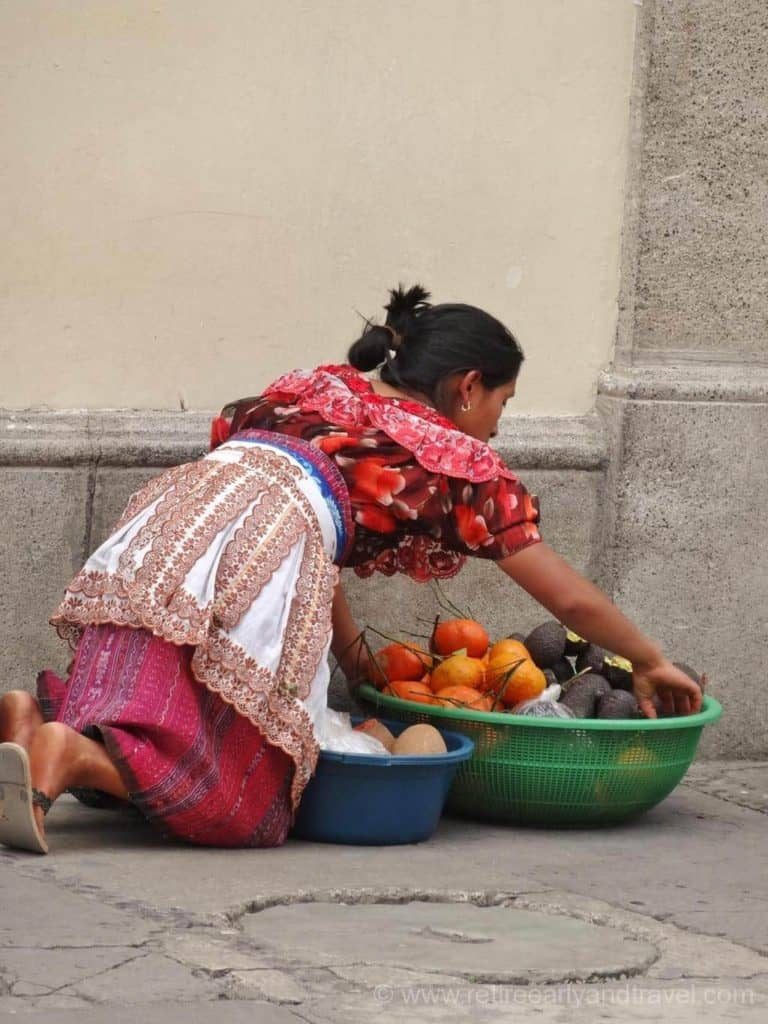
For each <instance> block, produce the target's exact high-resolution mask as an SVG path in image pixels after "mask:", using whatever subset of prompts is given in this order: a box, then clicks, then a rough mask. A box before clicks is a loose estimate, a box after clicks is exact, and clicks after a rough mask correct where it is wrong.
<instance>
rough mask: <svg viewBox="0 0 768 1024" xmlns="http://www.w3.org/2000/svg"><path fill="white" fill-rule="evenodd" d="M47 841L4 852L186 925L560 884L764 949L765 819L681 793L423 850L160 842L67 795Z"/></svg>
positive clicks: (686, 789) (767, 943) (767, 910)
mask: <svg viewBox="0 0 768 1024" xmlns="http://www.w3.org/2000/svg"><path fill="white" fill-rule="evenodd" d="M105 826H107V831H106V833H105V831H104V828H105ZM49 838H50V841H51V845H52V849H53V854H52V855H51V856H50V857H48V858H30V857H29V856H27V855H10V856H11V857H13V858H15V859H16V863H17V865H18V868H19V870H21V871H23V872H24V874H25V875H28V876H29V877H35V878H38V877H41V875H42V877H44V878H46V879H48V878H50V879H52V880H54V881H55V882H56V883H57V884H59V885H63V886H64V887H66V888H70V889H72V891H74V892H80V891H82V890H83V887H87V886H94V887H95V888H96V890H97V891H98V892H99V893H100V894H101V898H102V899H106V900H109V901H112V902H114V904H115V905H116V906H121V907H123V908H129V909H130V908H134V909H135V908H141V907H145V908H149V910H150V911H152V910H158V911H162V912H163V913H168V912H172V913H178V914H179V915H180V917H181V919H183V920H190V919H195V920H199V921H202V922H205V921H208V920H212V919H214V920H220V919H221V917H222V916H224V915H231V916H232V918H233V919H235V920H236V919H237V918H238V916H239V915H241V914H242V913H244V912H245V911H246V910H247V909H248V908H249V907H251V906H254V905H256V906H264V905H269V903H270V901H274V902H280V901H281V900H284V899H285V898H288V897H292V896H293V894H296V893H301V892H306V891H309V890H312V889H317V888H323V889H327V890H338V891H344V890H361V889H366V888H368V889H372V890H375V891H377V892H383V891H387V890H391V891H394V892H399V891H402V890H403V889H410V890H416V891H420V890H423V891H432V890H435V889H440V890H443V891H458V892H467V891H473V890H479V889H482V890H484V891H492V890H493V891H502V892H505V891H506V892H515V893H520V892H528V891H534V892H535V891H542V890H546V889H557V890H566V891H571V892H574V893H577V894H581V895H585V896H593V897H597V898H600V899H603V900H605V901H607V902H609V903H612V904H615V905H617V906H622V907H624V908H626V909H629V910H638V911H641V912H642V913H644V914H646V915H649V916H658V917H660V918H662V919H666V920H670V921H673V922H675V923H676V924H678V925H680V926H681V927H686V928H692V929H694V930H695V931H699V932H706V933H709V934H711V935H719V934H724V935H727V936H728V937H730V938H732V939H734V940H736V941H739V942H743V943H746V944H747V945H750V946H753V947H754V948H757V949H761V950H763V951H765V952H767V953H768V873H766V871H765V863H766V858H767V857H768V833H767V830H766V828H765V818H764V816H763V815H762V814H759V813H756V812H755V811H752V810H750V809H748V808H744V807H740V806H736V805H735V804H733V803H731V802H729V801H727V800H724V799H722V798H719V797H713V796H710V795H708V794H706V793H701V792H699V791H698V790H696V789H694V788H692V787H690V786H686V785H683V786H679V787H678V788H677V789H676V790H675V792H674V793H673V794H672V795H671V796H670V797H668V798H667V799H666V800H665V801H664V802H663V803H661V804H660V805H659V806H658V807H656V808H654V809H653V810H652V811H650V812H649V813H648V814H646V815H644V816H643V817H641V818H639V819H637V820H636V821H635V822H632V823H628V824H626V825H622V826H616V827H613V828H604V829H599V830H598V829H592V830H589V829H583V830H579V829H573V830H542V829H532V828H516V827H514V826H511V825H510V826H498V825H489V824H487V823H476V822H469V821H462V820H459V819H449V818H444V819H443V820H442V822H441V823H440V826H439V829H438V831H437V833H436V834H435V836H433V837H432V839H430V840H429V841H428V842H426V843H421V844H417V845H413V846H403V847H380V848H374V847H353V846H335V845H324V844H314V843H304V842H299V841H289V842H288V844H287V845H286V846H284V847H282V848H280V849H277V850H227V851H220V850H209V849H201V848H194V847H189V846H183V845H181V844H172V843H165V842H164V841H163V840H162V839H160V838H159V837H158V836H157V835H156V834H155V832H154V831H153V830H152V829H151V828H150V827H149V826H147V825H146V824H145V823H143V822H142V821H141V820H140V819H137V818H134V817H133V816H128V815H122V814H115V813H114V812H106V811H93V810H91V809H89V808H85V807H81V806H80V805H78V804H77V803H76V802H75V801H73V800H72V799H71V798H63V799H62V800H61V801H58V802H57V804H56V806H55V807H54V809H53V811H52V812H51V816H50V825H49ZM102 839H103V841H104V845H103V846H100V845H99V843H100V840H102ZM724 851H725V852H726V853H727V852H728V851H738V870H737V869H736V867H737V866H736V864H735V863H734V864H733V870H728V871H724V870H723V856H724ZM169 863H172V865H173V867H172V870H169V868H168V865H169Z"/></svg>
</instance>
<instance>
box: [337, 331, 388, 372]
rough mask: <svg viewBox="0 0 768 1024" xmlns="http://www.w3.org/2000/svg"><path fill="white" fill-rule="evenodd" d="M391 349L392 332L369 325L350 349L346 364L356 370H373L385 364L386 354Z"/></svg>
mask: <svg viewBox="0 0 768 1024" xmlns="http://www.w3.org/2000/svg"><path fill="white" fill-rule="evenodd" d="M392 347H393V346H392V332H391V331H390V330H389V328H388V327H382V326H380V325H378V324H371V325H369V326H368V327H367V328H366V330H365V331H364V332H363V335H362V337H360V338H358V339H357V341H356V342H355V343H354V345H352V347H351V348H350V350H349V353H348V354H347V362H348V363H349V364H350V366H354V368H355V369H356V370H362V371H363V372H367V371H368V370H375V369H376V367H377V366H381V364H382V363H383V362H386V358H387V354H388V353H389V350H390V349H391V348H392Z"/></svg>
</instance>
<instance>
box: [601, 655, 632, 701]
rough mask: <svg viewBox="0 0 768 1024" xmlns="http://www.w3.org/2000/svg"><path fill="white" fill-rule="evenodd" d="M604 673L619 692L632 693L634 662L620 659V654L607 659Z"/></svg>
mask: <svg viewBox="0 0 768 1024" xmlns="http://www.w3.org/2000/svg"><path fill="white" fill-rule="evenodd" d="M603 672H604V674H605V677H606V679H607V680H608V682H609V683H610V684H611V686H613V687H614V688H615V689H617V690H626V691H627V692H628V693H631V692H632V662H631V661H627V659H626V658H620V657H619V655H618V654H613V655H610V656H609V657H607V658H606V659H605V661H604V663H603Z"/></svg>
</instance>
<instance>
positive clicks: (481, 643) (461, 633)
mask: <svg viewBox="0 0 768 1024" xmlns="http://www.w3.org/2000/svg"><path fill="white" fill-rule="evenodd" d="M488 642H489V641H488V634H487V633H486V631H485V630H484V629H483V627H482V626H481V625H480V623H479V622H475V620H474V619H448V620H447V621H446V622H438V624H437V626H436V627H435V631H434V633H433V634H432V648H433V649H434V651H435V652H436V653H437V654H442V655H443V656H445V655H448V654H453V653H454V651H461V650H466V652H467V654H468V655H469V657H470V658H482V656H483V655H484V654H485V652H486V651H487V650H488Z"/></svg>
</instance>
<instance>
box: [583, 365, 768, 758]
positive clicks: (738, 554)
mask: <svg viewBox="0 0 768 1024" xmlns="http://www.w3.org/2000/svg"><path fill="white" fill-rule="evenodd" d="M742 369H743V368H738V369H737V368H734V371H733V373H730V372H729V371H728V369H727V368H724V367H720V370H719V383H718V387H717V394H716V396H713V395H712V393H711V388H712V386H713V381H714V378H715V372H714V368H710V369H709V370H708V371H707V374H705V377H707V378H708V379H707V380H703V379H702V374H701V372H700V371H699V370H696V371H689V368H688V367H678V368H677V369H676V370H674V371H673V370H672V369H670V368H669V367H660V368H656V369H655V370H654V371H652V370H651V369H650V368H647V367H646V368H643V369H641V370H640V371H633V370H627V371H624V372H622V373H619V374H615V375H606V376H605V377H604V380H603V394H601V396H600V398H599V400H598V406H599V408H600V411H601V412H602V414H603V417H604V422H605V423H606V425H607V426H608V428H609V430H610V432H611V434H612V439H611V447H612V449H613V450H614V451H615V452H616V458H615V459H614V460H613V463H612V467H611V471H610V472H609V474H608V476H607V481H606V504H607V506H608V507H609V508H610V510H611V517H610V526H609V528H608V529H607V536H606V542H607V545H608V548H609V550H610V560H609V561H608V563H607V566H606V568H607V569H608V571H609V572H610V577H611V578H610V584H609V590H610V592H611V594H612V596H613V598H614V600H615V601H616V603H617V604H618V605H619V606H620V607H621V608H622V609H623V610H624V611H625V612H626V613H627V614H628V615H629V617H630V618H632V619H633V620H635V621H636V622H638V623H640V624H641V625H642V626H643V628H644V629H645V630H646V631H647V632H648V633H649V634H650V635H651V636H653V637H654V638H656V639H657V640H658V641H659V642H661V643H662V644H663V645H664V647H665V649H666V650H667V652H669V653H670V654H671V655H672V656H673V657H674V658H675V659H676V660H680V661H685V662H687V663H688V664H690V665H692V666H693V667H694V668H697V669H704V670H706V671H707V673H708V674H709V678H710V684H711V685H710V690H711V692H712V694H713V696H715V697H717V698H718V699H719V700H720V702H721V703H722V704H723V708H724V712H723V717H722V719H721V721H720V723H719V724H718V726H717V727H716V728H714V729H708V730H705V732H704V736H703V739H702V748H701V749H702V753H704V754H705V755H710V756H728V757H740V758H758V757H761V756H765V753H766V737H767V736H768V710H767V707H766V703H765V701H764V700H763V699H762V692H761V691H762V683H761V679H762V676H763V675H764V669H763V665H764V660H765V650H766V648H768V615H766V607H768V545H766V543H765V537H764V534H763V535H761V528H762V524H764V522H765V514H764V509H765V507H766V503H768V474H766V443H765V439H766V437H768V402H766V394H768V390H767V389H766V383H768V374H767V373H766V370H765V369H760V368H755V369H754V370H753V374H752V379H751V384H750V386H749V387H747V385H746V383H745V381H744V377H743V373H742ZM710 378H711V379H710ZM622 385H623V386H622ZM622 390H623V391H624V395H623V397H622Z"/></svg>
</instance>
